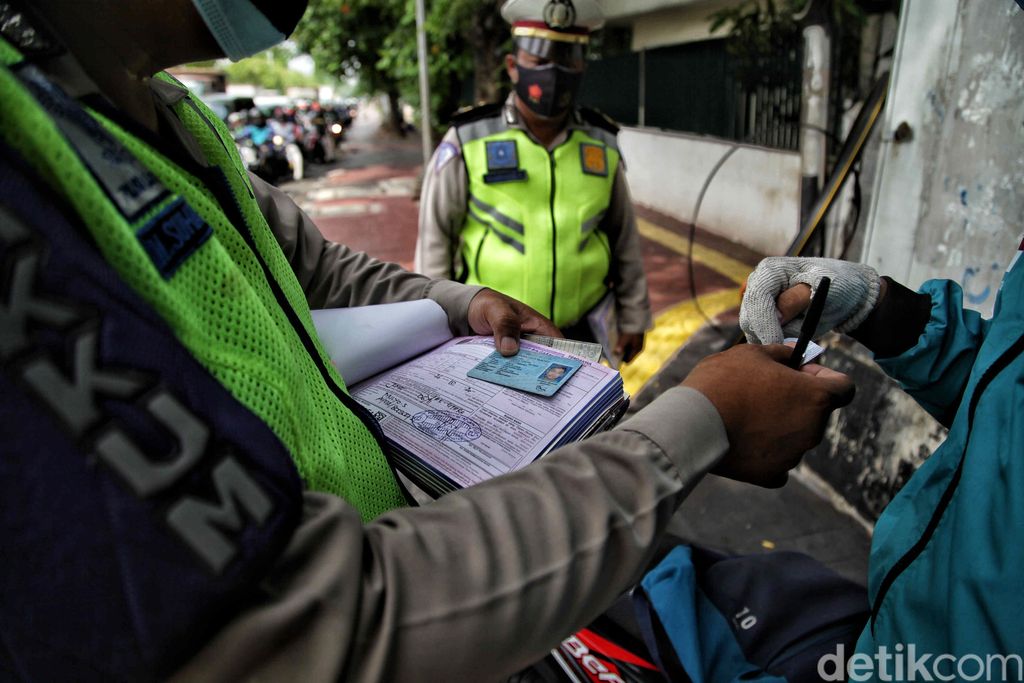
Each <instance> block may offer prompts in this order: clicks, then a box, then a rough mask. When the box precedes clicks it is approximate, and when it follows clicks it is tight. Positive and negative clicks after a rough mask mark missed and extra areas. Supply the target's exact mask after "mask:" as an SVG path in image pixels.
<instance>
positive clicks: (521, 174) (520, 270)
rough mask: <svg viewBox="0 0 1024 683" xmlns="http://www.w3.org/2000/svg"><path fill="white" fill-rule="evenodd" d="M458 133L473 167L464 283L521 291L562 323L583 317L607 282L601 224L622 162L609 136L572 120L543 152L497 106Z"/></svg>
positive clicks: (464, 239)
mask: <svg viewBox="0 0 1024 683" xmlns="http://www.w3.org/2000/svg"><path fill="white" fill-rule="evenodd" d="M457 132H458V135H459V140H460V142H461V143H462V154H463V158H464V159H465V163H466V170H467V172H468V176H469V187H468V202H467V207H466V208H467V210H466V219H465V222H464V223H463V226H462V231H461V238H462V259H463V262H464V264H465V269H466V270H465V276H466V282H467V283H468V284H474V285H484V286H487V287H490V288H491V289H496V290H498V291H499V292H503V293H504V294H507V295H509V296H511V297H513V298H515V299H519V300H520V301H522V302H524V303H526V304H527V305H529V306H531V307H533V308H535V309H536V310H538V311H540V312H541V313H542V314H544V315H546V316H548V317H549V318H551V319H552V320H553V321H554V322H555V324H556V325H558V326H559V327H565V326H568V325H571V324H573V323H575V322H577V321H579V320H580V319H581V318H582V317H583V316H584V315H586V313H587V312H588V311H589V310H590V309H591V308H593V307H594V306H595V305H596V304H597V303H598V302H599V301H600V300H601V298H602V297H603V296H604V295H605V293H606V292H607V291H608V278H609V268H610V267H611V248H610V246H609V240H608V235H607V234H606V233H605V232H604V231H603V230H601V223H602V219H603V218H604V215H605V212H606V211H607V209H608V204H609V201H610V199H611V196H612V190H613V186H614V183H615V174H616V171H617V169H618V166H619V161H620V156H619V150H618V147H617V146H616V143H615V135H614V134H612V133H610V132H609V131H606V130H603V129H600V128H597V127H595V126H589V125H587V126H583V127H574V128H572V129H570V131H569V135H568V138H567V139H566V140H565V142H563V143H562V144H561V145H559V146H558V147H556V148H555V149H554V150H552V151H550V152H549V151H548V150H546V149H544V147H542V146H541V145H538V144H537V143H536V142H534V141H533V140H532V139H531V138H530V137H529V135H528V134H527V133H526V132H525V131H523V130H520V129H517V128H509V127H508V126H507V125H506V123H505V121H504V118H503V116H502V115H500V114H499V115H497V116H493V117H489V118H485V119H482V120H478V121H473V122H470V123H467V124H465V125H460V126H458V127H457Z"/></svg>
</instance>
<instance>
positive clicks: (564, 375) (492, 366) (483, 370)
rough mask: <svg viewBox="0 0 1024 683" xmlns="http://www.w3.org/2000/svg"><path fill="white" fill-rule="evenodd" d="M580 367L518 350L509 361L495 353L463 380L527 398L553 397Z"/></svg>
mask: <svg viewBox="0 0 1024 683" xmlns="http://www.w3.org/2000/svg"><path fill="white" fill-rule="evenodd" d="M582 365H583V361H580V360H574V359H572V358H563V357H561V356H550V355H548V354H546V353H540V352H538V351H531V350H530V349H523V348H520V349H519V353H518V354H516V355H515V356H512V357H510V358H506V357H505V356H502V355H501V354H500V353H498V352H497V351H495V352H494V353H492V354H491V355H489V356H487V358H484V359H483V360H482V361H480V363H478V364H477V365H476V366H475V367H474V368H473V369H471V370H470V371H469V372H467V373H466V376H467V377H472V378H474V379H482V380H484V381H485V382H492V383H494V384H500V385H501V386H503V387H511V388H513V389H519V390H521V391H528V392H530V393H531V394H539V395H541V396H554V395H555V392H556V391H558V390H559V389H561V388H562V386H563V385H564V384H565V383H566V382H567V381H569V378H570V377H572V376H573V374H574V373H575V372H576V371H577V370H579V369H580V366H582Z"/></svg>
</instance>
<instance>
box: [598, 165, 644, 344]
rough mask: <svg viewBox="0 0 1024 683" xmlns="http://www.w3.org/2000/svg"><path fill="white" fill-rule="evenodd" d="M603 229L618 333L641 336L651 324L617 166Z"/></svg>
mask: <svg viewBox="0 0 1024 683" xmlns="http://www.w3.org/2000/svg"><path fill="white" fill-rule="evenodd" d="M603 229H604V231H605V233H606V234H607V235H608V238H609V246H610V247H611V252H612V279H613V287H614V292H615V304H616V306H615V308H616V311H615V312H616V315H617V316H618V321H619V331H620V332H645V331H647V330H649V329H651V327H653V325H654V323H653V321H652V318H651V304H650V301H649V300H648V297H647V277H646V276H645V275H644V261H643V253H642V251H641V248H640V233H639V231H638V230H637V225H636V214H635V213H634V212H633V201H632V200H631V199H630V196H629V186H628V185H627V184H626V177H625V174H624V173H623V170H622V164H619V168H618V170H617V171H616V173H615V185H614V187H613V190H612V196H611V201H610V202H609V205H608V212H607V213H606V214H605V218H604V226H603Z"/></svg>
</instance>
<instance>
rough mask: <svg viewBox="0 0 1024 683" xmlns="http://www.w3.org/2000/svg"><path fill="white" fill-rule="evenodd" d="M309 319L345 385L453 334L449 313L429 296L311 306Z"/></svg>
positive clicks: (388, 366)
mask: <svg viewBox="0 0 1024 683" xmlns="http://www.w3.org/2000/svg"><path fill="white" fill-rule="evenodd" d="M313 324H314V325H315V326H316V331H317V334H319V335H320V339H321V340H322V341H323V343H324V348H325V349H326V350H327V355H328V356H330V357H331V361H333V362H334V366H335V367H336V368H338V371H339V372H340V373H341V376H342V377H343V378H344V379H345V384H347V385H349V386H351V385H353V384H355V383H357V382H361V381H363V380H364V379H366V378H367V377H373V376H374V375H376V374H377V373H379V372H382V371H384V370H387V369H388V368H390V367H392V366H395V365H398V364H399V363H401V362H403V361H406V360H408V359H410V358H414V357H416V356H418V355H419V354H421V353H423V352H424V351H428V350H430V349H432V348H434V347H435V346H439V345H441V344H443V343H444V342H446V341H448V340H449V339H451V338H452V333H451V330H450V329H449V328H448V316H447V315H446V314H445V312H444V309H443V308H441V307H440V306H439V305H438V304H437V303H436V302H434V301H431V300H430V299H421V300H419V301H403V302H401V303H397V304H382V305H380V306H359V307H356V308H331V309H324V310H320V311H313Z"/></svg>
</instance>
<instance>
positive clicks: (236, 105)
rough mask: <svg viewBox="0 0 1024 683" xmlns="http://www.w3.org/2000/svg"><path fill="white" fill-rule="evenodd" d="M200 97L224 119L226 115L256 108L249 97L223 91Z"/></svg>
mask: <svg viewBox="0 0 1024 683" xmlns="http://www.w3.org/2000/svg"><path fill="white" fill-rule="evenodd" d="M200 99H201V100H202V101H203V102H204V103H205V104H206V106H208V107H209V108H210V109H211V110H213V113H214V114H216V115H217V116H219V117H220V118H221V120H222V121H226V120H227V118H228V116H230V115H231V114H235V113H238V112H243V111H244V112H247V111H249V110H251V109H255V108H256V103H255V102H253V99H252V98H251V97H241V96H238V95H229V94H228V93H223V92H211V93H206V94H204V95H201V96H200Z"/></svg>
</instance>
